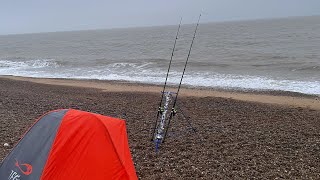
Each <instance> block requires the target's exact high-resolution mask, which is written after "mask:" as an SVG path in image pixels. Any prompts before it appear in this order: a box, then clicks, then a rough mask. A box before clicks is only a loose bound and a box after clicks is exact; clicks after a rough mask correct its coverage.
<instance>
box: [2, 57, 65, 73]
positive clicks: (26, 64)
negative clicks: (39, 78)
mask: <svg viewBox="0 0 320 180" xmlns="http://www.w3.org/2000/svg"><path fill="white" fill-rule="evenodd" d="M58 66H59V65H58V63H57V62H55V61H54V60H53V59H34V60H24V61H19V60H0V73H1V72H3V71H8V72H9V71H10V70H25V69H32V70H34V69H38V68H45V67H58Z"/></svg>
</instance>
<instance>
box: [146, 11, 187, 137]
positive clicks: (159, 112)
mask: <svg viewBox="0 0 320 180" xmlns="http://www.w3.org/2000/svg"><path fill="white" fill-rule="evenodd" d="M181 22H182V17H181V19H180V23H179V26H178V30H177V34H176V38H175V40H174V44H173V48H172V52H171V57H170V62H169V67H168V71H167V75H166V80H165V82H164V86H163V90H162V92H161V100H160V103H159V108H158V113H157V119H156V121H155V123H154V128H153V133H152V137H151V141H153V138H154V133H155V131H156V128H157V122H158V119H159V115H160V114H161V113H162V112H163V109H162V102H163V95H164V93H165V90H166V86H167V81H168V76H169V72H170V68H171V63H172V59H173V56H174V51H175V49H176V44H177V39H178V36H179V32H180V27H181Z"/></svg>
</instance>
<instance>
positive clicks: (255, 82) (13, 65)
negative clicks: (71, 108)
mask: <svg viewBox="0 0 320 180" xmlns="http://www.w3.org/2000/svg"><path fill="white" fill-rule="evenodd" d="M165 73H166V72H165V71H163V70H160V69H157V68H155V67H153V66H152V64H151V63H111V64H108V65H105V66H103V67H68V68H64V67H61V66H59V65H58V63H57V62H56V61H54V60H51V59H43V60H27V61H9V60H0V75H14V76H26V77H44V78H74V79H99V80H121V81H131V82H141V83H151V84H163V83H164V80H165V75H166V74H165ZM180 78H181V72H176V71H172V72H171V73H170V76H169V79H168V84H171V85H177V84H178V83H179V82H180ZM183 84H184V85H188V86H195V87H208V88H226V89H234V88H236V89H239V88H240V89H256V90H282V91H292V92H300V93H305V94H316V95H320V81H294V80H285V79H283V80H279V79H272V78H268V77H259V76H244V75H231V74H215V73H212V72H187V73H186V75H185V77H184V79H183Z"/></svg>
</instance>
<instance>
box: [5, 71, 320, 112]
mask: <svg viewBox="0 0 320 180" xmlns="http://www.w3.org/2000/svg"><path fill="white" fill-rule="evenodd" d="M0 78H3V79H10V80H15V81H27V82H32V83H38V84H48V85H58V86H69V87H81V88H93V89H99V90H101V91H103V92H139V93H146V92H148V93H160V92H161V91H162V88H163V87H162V86H160V85H152V84H143V83H130V82H125V81H107V80H82V79H81V80H80V79H59V78H32V77H20V76H0ZM167 90H169V91H176V88H175V87H173V86H168V88H167ZM179 95H180V96H187V97H200V98H203V97H220V98H227V99H235V100H240V101H248V102H258V103H264V104H276V105H281V106H288V107H301V108H309V109H314V110H320V97H319V96H317V95H308V94H302V93H295V92H287V91H255V90H252V91H251V90H228V89H212V88H211V89H210V88H201V87H200V88H195V87H182V88H181V90H180V94H179Z"/></svg>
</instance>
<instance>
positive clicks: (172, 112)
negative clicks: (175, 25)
mask: <svg viewBox="0 0 320 180" xmlns="http://www.w3.org/2000/svg"><path fill="white" fill-rule="evenodd" d="M200 18H201V14H200V15H199V18H198V22H197V25H196V29H195V31H194V34H193V38H192V41H191V45H190V49H189V52H188V56H187V60H186V62H185V64H184V69H183V72H182V76H181V79H180V83H179V87H178V90H177V93H176V97H175V100H174V102H173V106H172V109H171V112H170V116H169V119H168V125H167V128H166V131H165V134H164V137H163V139H162V142H164V140H165V138H166V136H167V132H168V129H169V126H170V121H171V119H172V118H173V116H174V115H175V114H176V113H177V111H176V109H175V107H176V103H177V99H178V95H179V91H180V88H181V83H182V79H183V77H184V73H185V71H186V68H187V65H188V61H189V57H190V54H191V50H192V46H193V42H194V39H195V37H196V33H197V30H198V26H199V22H200Z"/></svg>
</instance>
